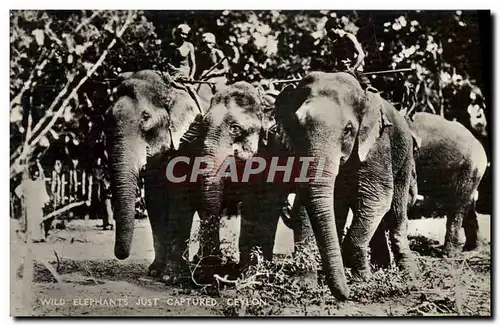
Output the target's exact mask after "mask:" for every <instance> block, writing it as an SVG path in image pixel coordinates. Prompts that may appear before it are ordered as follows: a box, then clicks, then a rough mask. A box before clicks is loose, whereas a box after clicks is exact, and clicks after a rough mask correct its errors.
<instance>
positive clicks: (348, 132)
mask: <svg viewBox="0 0 500 326" xmlns="http://www.w3.org/2000/svg"><path fill="white" fill-rule="evenodd" d="M353 133H354V126H353V125H352V122H349V123H348V124H347V126H345V128H344V132H343V134H342V136H344V137H348V136H350V135H352V134H353Z"/></svg>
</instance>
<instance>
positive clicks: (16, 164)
mask: <svg viewBox="0 0 500 326" xmlns="http://www.w3.org/2000/svg"><path fill="white" fill-rule="evenodd" d="M135 15H136V12H134V11H129V12H128V15H127V19H126V21H125V23H124V25H123V26H122V28H121V29H120V30H119V31H118V32H117V33H116V36H115V38H114V39H113V40H112V41H111V42H110V43H109V44H108V46H107V48H106V49H105V50H104V52H103V53H102V54H101V56H100V57H99V59H98V60H97V62H96V63H95V64H94V65H93V66H92V67H91V68H90V69H88V70H87V73H86V75H85V76H84V77H83V78H82V79H81V80H80V81H79V82H78V84H77V85H76V86H75V87H74V88H73V90H72V91H71V93H70V94H69V95H68V96H67V97H66V99H65V100H64V101H63V102H62V104H61V106H60V107H59V109H58V110H57V111H56V112H55V114H53V115H52V114H51V113H52V110H53V106H55V105H56V104H57V102H59V100H60V99H61V98H62V96H64V95H65V94H66V93H67V91H68V89H67V87H69V83H68V84H67V85H66V87H65V88H64V89H63V90H61V92H59V94H58V96H57V97H56V99H55V100H54V102H53V103H52V104H51V107H49V109H48V110H47V114H46V115H45V117H44V118H43V119H42V120H41V121H39V123H37V125H36V126H35V128H34V129H33V131H32V132H33V135H35V133H36V132H37V131H38V130H39V129H40V128H41V125H42V124H43V123H44V122H45V121H46V120H47V119H48V117H49V116H52V118H51V119H50V121H49V123H48V124H47V125H45V127H44V128H43V129H42V131H40V132H39V133H38V134H37V135H36V136H35V138H34V139H33V140H32V141H31V142H29V144H28V146H27V147H26V151H23V152H22V153H21V154H20V155H19V156H18V157H17V158H16V159H15V161H14V163H13V164H12V165H11V168H10V176H11V178H12V177H13V176H14V175H16V174H17V173H19V172H20V170H21V169H20V166H19V165H20V162H21V160H22V159H26V158H27V157H28V155H29V152H31V150H32V148H33V146H35V145H36V144H37V143H38V142H39V141H40V139H41V138H42V137H43V136H44V135H45V134H46V133H47V132H48V131H49V130H50V129H51V128H52V127H53V126H54V124H55V123H56V121H57V120H58V119H59V118H60V117H61V115H62V114H63V112H64V110H65V109H66V108H67V107H68V105H69V103H70V101H71V99H72V98H73V97H75V96H77V95H78V90H79V89H80V87H81V86H82V85H83V84H84V83H85V82H86V81H87V80H88V79H89V78H90V77H91V76H92V75H93V74H94V72H95V71H96V70H97V68H99V67H100V66H101V65H102V63H103V62H104V60H105V59H106V57H107V55H108V54H109V51H110V50H111V49H112V48H113V47H114V46H115V44H116V42H117V39H119V38H120V37H121V36H122V35H123V33H125V31H126V30H127V28H128V27H129V26H130V24H131V23H132V21H133V19H134V17H135ZM73 78H74V77H73ZM68 79H70V78H68Z"/></svg>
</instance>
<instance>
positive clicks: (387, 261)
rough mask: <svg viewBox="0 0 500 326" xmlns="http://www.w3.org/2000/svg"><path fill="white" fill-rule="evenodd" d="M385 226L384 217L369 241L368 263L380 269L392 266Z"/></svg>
mask: <svg viewBox="0 0 500 326" xmlns="http://www.w3.org/2000/svg"><path fill="white" fill-rule="evenodd" d="M386 216H387V214H386ZM386 224H387V223H386V217H384V219H382V222H381V223H380V225H379V226H378V228H377V231H375V234H374V235H373V238H372V240H371V241H370V261H371V263H372V264H373V265H375V266H378V267H380V268H389V267H390V266H391V264H392V255H391V249H390V247H389V241H388V240H389V239H388V238H387V225H386Z"/></svg>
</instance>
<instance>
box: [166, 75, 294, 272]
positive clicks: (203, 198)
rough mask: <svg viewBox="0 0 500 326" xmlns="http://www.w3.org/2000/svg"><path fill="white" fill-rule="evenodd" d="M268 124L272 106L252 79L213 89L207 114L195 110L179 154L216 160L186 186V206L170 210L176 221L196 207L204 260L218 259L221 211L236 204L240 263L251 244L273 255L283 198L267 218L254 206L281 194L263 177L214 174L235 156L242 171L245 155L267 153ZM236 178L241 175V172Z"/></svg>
mask: <svg viewBox="0 0 500 326" xmlns="http://www.w3.org/2000/svg"><path fill="white" fill-rule="evenodd" d="M272 124H273V110H272V107H271V106H270V105H269V103H268V102H266V101H265V100H264V97H263V94H262V93H261V92H260V91H259V90H258V89H257V88H255V87H254V86H252V85H251V84H249V83H247V82H244V81H240V82H236V83H234V84H231V85H228V86H226V88H224V89H222V90H221V91H219V92H218V93H216V94H215V95H214V97H213V98H212V101H211V105H210V107H209V109H208V110H207V112H206V113H205V115H199V116H198V117H197V118H196V120H195V122H193V124H192V125H191V127H190V129H189V131H188V132H187V133H186V134H185V136H184V137H183V140H182V142H181V149H180V153H182V154H183V155H187V156H188V157H191V158H193V159H194V160H195V159H196V157H204V158H206V159H208V160H210V161H211V162H214V165H213V166H211V168H210V169H204V170H203V172H202V173H200V177H199V179H198V180H197V184H196V185H191V186H190V188H189V189H190V190H187V192H188V193H189V194H188V196H189V197H190V208H189V210H183V211H177V212H176V213H175V214H174V215H175V216H176V219H177V220H179V221H184V220H190V219H192V216H193V214H194V212H195V211H197V212H198V215H199V217H200V248H199V251H198V255H197V256H198V258H203V259H204V262H207V261H208V262H210V261H211V263H212V264H218V263H220V259H218V258H220V257H221V252H220V239H219V228H220V217H221V214H222V212H223V211H225V210H227V213H228V214H229V215H236V214H237V213H238V207H239V211H240V213H241V219H242V220H241V232H240V240H239V248H240V266H246V265H247V263H249V261H250V256H251V250H252V248H254V247H255V246H260V247H262V250H263V255H264V257H265V258H267V259H270V258H272V253H273V252H272V251H273V246H274V237H275V232H276V228H277V223H278V219H279V216H280V214H281V210H282V208H283V205H284V201H285V200H284V199H283V200H281V202H280V203H279V204H276V205H273V209H274V211H273V212H267V214H266V217H268V218H262V215H261V214H259V212H257V211H258V208H256V207H258V206H259V204H258V202H259V201H260V200H266V201H268V200H269V199H268V198H282V197H283V196H276V197H275V196H274V194H273V193H271V191H275V189H274V187H273V186H272V185H269V184H267V183H265V182H260V181H262V180H260V181H255V179H252V181H249V182H238V181H234V180H233V179H232V178H228V177H226V176H225V177H217V176H218V173H220V171H221V170H222V171H226V169H227V168H228V167H229V166H228V165H226V164H228V162H230V161H229V160H230V159H234V162H235V166H237V167H238V169H239V170H240V171H241V168H242V167H244V166H245V164H246V162H247V161H248V159H249V158H252V157H254V156H255V155H265V153H267V146H266V145H267V144H266V131H267V130H268V129H269V127H270V126H271V125H272ZM194 160H190V161H191V162H193V161H194ZM188 170H189V169H188ZM191 171H193V167H192V166H191ZM239 177H240V178H241V177H242V176H241V174H240V175H239ZM259 178H260V177H259ZM259 178H257V179H259ZM283 191H285V190H283ZM277 200H278V199H277ZM176 206H177V207H179V206H180V205H176ZM173 209H175V208H173ZM271 216H272V217H271ZM259 217H261V218H259ZM179 237H180V238H185V237H189V234H188V230H187V229H184V232H183V233H182V234H179ZM181 251H182V250H179V252H178V254H180V252H181ZM205 257H211V258H214V259H211V260H210V259H206V258H205Z"/></svg>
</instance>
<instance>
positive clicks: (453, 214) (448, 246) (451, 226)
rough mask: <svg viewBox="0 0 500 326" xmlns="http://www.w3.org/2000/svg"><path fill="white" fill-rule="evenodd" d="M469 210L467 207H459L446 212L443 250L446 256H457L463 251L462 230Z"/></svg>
mask: <svg viewBox="0 0 500 326" xmlns="http://www.w3.org/2000/svg"><path fill="white" fill-rule="evenodd" d="M467 210H468V208H467V207H459V208H458V209H456V210H450V211H449V212H448V213H447V214H446V235H445V238H444V250H443V255H444V256H446V257H455V256H457V255H458V254H459V253H460V252H461V251H462V248H461V247H460V230H461V229H462V223H463V219H464V216H465V215H466V214H467Z"/></svg>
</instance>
